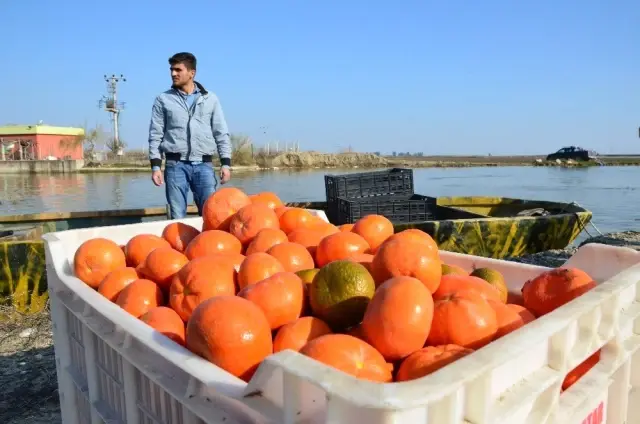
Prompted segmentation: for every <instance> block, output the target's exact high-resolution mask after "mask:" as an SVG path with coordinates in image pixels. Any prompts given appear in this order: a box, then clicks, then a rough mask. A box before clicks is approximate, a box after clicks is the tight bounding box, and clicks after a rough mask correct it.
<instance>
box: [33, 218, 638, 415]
mask: <svg viewBox="0 0 640 424" xmlns="http://www.w3.org/2000/svg"><path fill="white" fill-rule="evenodd" d="M323 217H324V216H323ZM182 221H183V222H185V223H188V224H191V225H194V226H196V227H197V228H199V227H200V225H201V222H202V220H201V218H190V219H185V220H182ZM167 222H168V221H162V222H150V223H143V224H134V225H123V226H115V227H102V228H92V229H83V230H72V231H63V232H58V233H49V234H46V235H45V236H44V239H45V244H46V257H47V258H46V259H47V278H48V284H49V293H50V296H51V315H52V319H53V329H54V337H55V353H56V365H57V374H58V383H59V388H60V402H61V407H62V416H63V420H64V422H65V423H78V424H86V423H102V422H105V423H106V422H108V423H171V424H173V423H176V424H178V423H184V424H195V423H224V424H232V423H286V424H293V423H305V424H307V423H309V424H310V423H341V424H351V423H356V422H363V423H367V424H383V423H384V424H391V423H394V424H396V423H397V424H400V423H401V424H412V423H419V424H460V423H472V424H520V423H522V424H525V423H526V424H545V423H557V424H599V423H607V424H623V423H629V424H630V423H639V422H640V402H635V400H640V397H639V396H638V387H639V386H640V367H639V365H640V361H639V360H640V352H639V350H638V347H639V346H640V336H639V335H638V333H640V318H639V317H640V303H639V302H638V299H639V297H640V293H639V291H638V285H639V283H640V253H638V252H636V251H634V250H631V249H626V248H619V247H610V246H605V245H598V244H590V245H587V246H584V247H582V248H580V249H579V251H578V252H577V253H576V254H575V255H574V256H573V257H572V258H571V259H570V260H569V261H568V262H567V264H566V265H567V266H576V267H579V268H581V269H583V270H584V271H586V272H587V273H589V274H590V275H591V276H593V277H594V279H596V280H597V281H598V282H599V285H598V287H597V288H595V289H594V290H591V291H590V292H588V293H586V294H585V295H583V296H581V297H580V298H578V299H576V300H574V301H573V302H571V303H569V304H567V305H565V306H563V307H562V308H559V309H557V310H555V311H554V312H552V313H550V314H548V315H546V316H544V317H542V318H539V319H537V320H536V321H534V322H532V323H530V324H527V325H526V326H525V327H524V328H522V329H520V330H518V331H515V332H513V333H511V334H508V335H507V336H505V337H503V338H501V339H499V340H497V341H495V342H493V343H491V344H489V345H488V346H486V347H484V348H482V349H479V350H478V351H476V352H474V353H473V354H471V355H469V356H467V357H465V358H462V359H460V360H458V361H457V362H455V363H454V364H451V365H449V366H447V367H445V368H443V369H441V370H439V371H437V372H436V373H433V374H431V375H429V376H426V377H423V378H421V379H419V380H414V381H409V382H404V383H390V384H378V383H373V382H368V381H362V380H357V379H355V378H353V377H351V376H349V375H347V374H344V373H342V372H340V371H337V370H335V369H333V368H329V367H327V366H325V365H323V364H320V363H317V362H315V361H313V360H311V359H310V358H307V357H305V356H303V355H300V354H298V353H295V352H291V351H286V352H280V353H278V354H276V355H272V356H270V357H269V358H268V359H266V360H265V361H264V362H263V364H262V365H261V366H260V368H259V369H258V371H257V372H256V374H255V375H254V377H253V379H252V380H251V382H249V383H248V384H247V383H245V382H243V381H242V380H240V379H238V378H236V377H234V376H232V375H230V374H228V373H226V372H225V371H223V370H221V369H220V368H218V367H216V366H214V365H213V364H211V363H209V362H207V361H206V360H204V359H202V358H200V357H198V356H196V355H194V354H192V353H191V352H189V351H188V350H186V349H184V348H182V347H180V346H178V345H176V344H175V343H173V342H172V341H170V340H169V339H167V338H165V337H164V336H162V335H161V334H159V333H157V332H156V331H155V330H153V329H151V328H150V327H148V326H147V325H145V324H144V323H142V322H141V321H139V320H137V319H135V318H134V317H132V316H130V315H129V314H127V313H125V312H124V311H122V310H121V309H120V308H119V307H118V306H117V305H115V304H112V303H110V302H108V301H106V300H105V299H104V298H103V297H102V296H101V295H100V294H98V293H97V292H95V291H94V290H92V289H90V288H89V287H87V286H86V285H85V284H83V283H82V282H81V281H80V280H78V279H77V278H75V277H74V276H73V274H72V262H73V255H74V253H75V250H76V249H77V247H78V246H79V245H80V244H81V243H82V242H84V241H85V240H88V239H90V238H94V237H106V238H109V239H111V240H113V241H115V242H117V243H119V244H124V243H126V242H127V241H128V240H129V239H130V238H131V237H132V236H134V235H136V234H141V233H151V234H156V235H160V234H161V233H162V230H163V228H164V227H165V225H167ZM442 257H443V259H444V261H446V262H447V263H451V264H456V265H460V266H462V267H463V268H465V269H467V270H471V269H472V268H473V267H483V266H491V267H493V268H495V269H498V270H499V271H501V272H502V273H503V274H504V275H505V278H506V280H507V282H508V283H509V285H510V286H509V288H510V290H511V291H513V292H519V290H520V288H521V287H522V285H523V283H524V282H525V281H526V280H528V279H530V278H531V277H534V276H536V275H538V274H539V273H540V272H542V271H544V270H545V269H547V268H543V267H537V266H531V265H525V264H519V263H513V262H506V261H497V260H493V259H487V258H481V257H476V256H469V255H461V254H455V253H449V252H442ZM599 348H602V355H601V359H600V362H599V363H598V364H597V365H596V366H595V367H594V368H593V369H592V370H591V371H589V372H588V373H587V374H586V375H584V376H583V377H582V378H581V379H580V380H579V381H578V382H577V383H576V384H574V385H573V386H572V387H571V388H570V389H569V390H567V391H565V392H564V393H562V394H561V393H560V386H561V384H562V381H563V379H564V377H565V375H566V374H567V373H568V372H569V371H570V370H571V369H573V368H574V367H575V366H576V365H578V364H579V363H581V362H582V361H583V360H585V359H586V358H587V357H588V356H590V355H591V354H592V353H594V352H595V351H596V350H597V349H599Z"/></svg>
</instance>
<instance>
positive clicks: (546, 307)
mask: <svg viewBox="0 0 640 424" xmlns="http://www.w3.org/2000/svg"><path fill="white" fill-rule="evenodd" d="M595 286H596V282H595V281H593V279H592V278H591V277H590V276H589V275H588V274H587V273H586V272H584V271H582V270H580V269H577V268H556V269H552V270H549V271H545V272H543V273H542V274H540V275H538V276H537V277H536V278H534V279H531V280H529V281H527V282H526V283H524V286H523V287H522V297H523V299H524V307H525V308H527V309H528V310H530V311H531V312H533V314H534V315H535V316H538V317H539V316H542V315H545V314H548V313H549V312H551V311H553V310H554V309H556V308H559V307H560V306H562V305H564V304H566V303H569V302H570V301H572V300H573V299H575V298H576V297H578V296H581V295H583V294H584V293H586V292H587V291H589V290H591V289H592V288H594V287H595Z"/></svg>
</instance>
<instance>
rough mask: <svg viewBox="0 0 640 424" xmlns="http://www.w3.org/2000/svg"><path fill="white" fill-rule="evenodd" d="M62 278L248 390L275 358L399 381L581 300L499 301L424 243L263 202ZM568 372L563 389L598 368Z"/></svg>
mask: <svg viewBox="0 0 640 424" xmlns="http://www.w3.org/2000/svg"><path fill="white" fill-rule="evenodd" d="M74 271H75V275H76V276H77V277H78V278H79V279H80V280H82V281H83V282H84V283H86V284H87V285H89V286H90V287H92V288H94V289H95V290H97V291H98V292H99V293H100V294H102V295H103V296H104V297H105V298H106V299H108V300H109V301H111V302H114V303H116V304H117V305H119V306H120V307H121V308H122V309H124V310H125V311H126V312H128V313H130V314H131V315H133V316H135V317H137V318H139V319H140V320H142V321H143V322H145V323H147V324H148V325H149V326H151V327H153V328H154V329H155V330H157V331H159V332H161V333H162V334H164V335H166V336H167V337H169V338H170V339H172V340H173V341H175V342H176V343H179V344H181V345H183V346H185V347H186V348H187V349H189V350H191V351H192V352H193V353H195V354H197V355H200V356H201V357H203V358H205V359H207V360H209V361H210V362H212V363H214V364H215V365H217V366H219V367H221V368H223V369H224V370H226V371H227V372H229V373H231V374H233V375H235V376H237V377H239V378H241V379H243V380H245V381H248V380H249V379H250V378H251V376H252V375H253V373H254V372H255V370H256V368H257V367H258V366H259V365H260V363H261V362H262V361H263V360H264V359H265V358H266V357H267V356H269V355H271V354H274V353H277V352H280V351H283V350H286V349H289V350H293V351H297V352H299V353H301V354H303V355H307V356H309V357H311V358H313V359H315V360H317V361H320V362H322V363H324V364H327V365H329V366H332V367H334V368H337V369H339V370H342V371H344V372H346V373H348V374H351V375H353V376H355V377H357V378H362V379H367V380H372V381H376V382H392V381H397V382H399V381H406V380H413V379H417V378H420V377H423V376H425V375H427V374H430V373H432V372H434V371H436V370H438V369H440V368H442V367H444V366H447V365H448V364H450V363H451V362H453V361H455V360H457V359H459V358H462V357H464V356H465V355H468V354H469V353H471V352H473V351H474V350H476V349H480V348H482V347H483V346H485V345H487V344H489V343H491V342H492V341H494V340H496V339H498V338H500V337H502V336H504V335H506V334H508V333H510V332H512V331H515V330H517V329H519V328H521V327H523V326H524V325H526V324H527V323H529V322H531V321H533V320H534V319H535V318H536V317H540V316H542V315H544V314H547V313H549V312H551V311H552V310H554V309H556V308H558V307H560V306H562V305H563V304H565V303H567V302H569V301H570V300H572V299H574V298H576V297H577V296H580V295H581V294H583V293H584V292H586V291H587V290H589V289H591V288H593V287H594V286H595V283H594V282H593V281H592V279H591V278H590V277H589V276H588V275H586V274H585V273H584V272H583V271H581V270H578V269H561V268H559V269H553V270H550V271H548V272H544V273H543V274H541V275H539V276H538V277H536V278H534V279H532V280H530V281H528V282H527V283H526V284H525V285H524V287H523V288H522V293H521V294H519V295H515V294H513V293H509V291H508V289H507V284H506V283H505V281H504V278H503V276H502V275H501V274H500V272H498V271H496V270H494V269H489V268H480V269H475V270H473V272H471V273H468V272H467V271H465V270H464V269H462V268H460V267H458V266H455V265H452V264H444V263H443V262H442V260H441V258H440V253H439V251H438V246H437V244H436V243H435V242H434V240H433V239H432V238H431V237H430V236H429V235H428V234H426V233H424V232H422V231H420V230H416V229H409V230H405V231H402V232H399V233H395V234H394V228H393V225H392V223H391V222H390V221H389V220H388V219H387V218H385V217H383V216H380V215H369V216H365V217H363V218H361V219H360V220H358V221H357V222H356V223H355V224H348V225H343V226H340V227H336V226H334V225H332V224H329V223H327V222H326V221H324V220H322V219H321V218H319V217H317V216H315V215H313V214H312V213H311V212H309V211H308V210H306V209H302V208H296V207H287V206H285V205H284V204H283V203H282V201H281V200H280V199H279V198H278V196H277V195H275V194H274V193H271V192H263V193H259V194H256V195H251V196H249V195H247V194H245V193H244V192H242V191H241V190H239V189H237V188H231V187H230V188H223V189H221V190H219V191H217V192H216V193H214V194H213V195H212V196H211V197H210V198H209V199H208V200H207V202H206V203H205V206H204V211H203V227H202V229H201V230H200V229H197V228H194V227H192V226H189V225H186V224H184V223H180V222H171V223H169V224H168V225H167V226H166V227H165V228H164V231H163V233H162V236H157V235H153V234H138V235H136V236H134V237H132V238H131V239H130V240H129V241H128V242H127V244H126V245H124V246H119V245H117V244H116V243H115V242H113V241H111V240H108V239H105V238H95V239H91V240H88V241H86V242H84V243H83V244H82V245H81V246H80V247H79V248H78V250H77V251H76V253H75V258H74ZM598 355H599V353H598V354H596V355H594V356H593V357H591V358H589V359H588V360H587V361H585V363H584V364H581V365H580V366H579V367H578V368H576V369H575V370H574V371H573V372H572V373H571V374H570V375H569V376H567V379H566V380H565V384H564V385H563V388H566V387H568V386H569V385H570V384H572V383H573V382H574V381H575V380H576V379H577V378H579V376H580V375H582V374H584V373H585V372H586V371H588V369H590V368H591V367H592V366H593V365H594V364H595V363H597V362H598V360H599V356H598Z"/></svg>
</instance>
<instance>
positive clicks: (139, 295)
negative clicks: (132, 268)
mask: <svg viewBox="0 0 640 424" xmlns="http://www.w3.org/2000/svg"><path fill="white" fill-rule="evenodd" d="M116 304H117V305H118V306H120V307H121V308H122V309H124V310H125V311H127V312H129V313H130V314H131V315H133V316H134V317H136V318H140V317H141V316H142V315H144V314H146V313H147V312H148V311H149V310H150V309H152V308H155V307H157V306H162V305H163V304H164V296H163V294H162V290H160V287H158V285H157V284H156V283H154V282H153V281H151V280H147V279H144V278H140V279H138V280H136V281H133V282H132V283H129V284H127V286H126V287H125V288H123V289H122V291H121V292H120V294H119V295H118V298H117V299H116Z"/></svg>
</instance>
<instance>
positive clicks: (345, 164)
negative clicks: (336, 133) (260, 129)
mask: <svg viewBox="0 0 640 424" xmlns="http://www.w3.org/2000/svg"><path fill="white" fill-rule="evenodd" d="M256 162H257V165H258V166H259V167H261V168H353V167H360V168H379V167H385V166H388V165H389V161H388V160H387V159H385V158H384V157H382V156H378V155H374V154H373V153H340V154H330V153H319V152H297V153H294V152H289V153H281V154H279V155H277V156H270V157H260V158H256Z"/></svg>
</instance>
